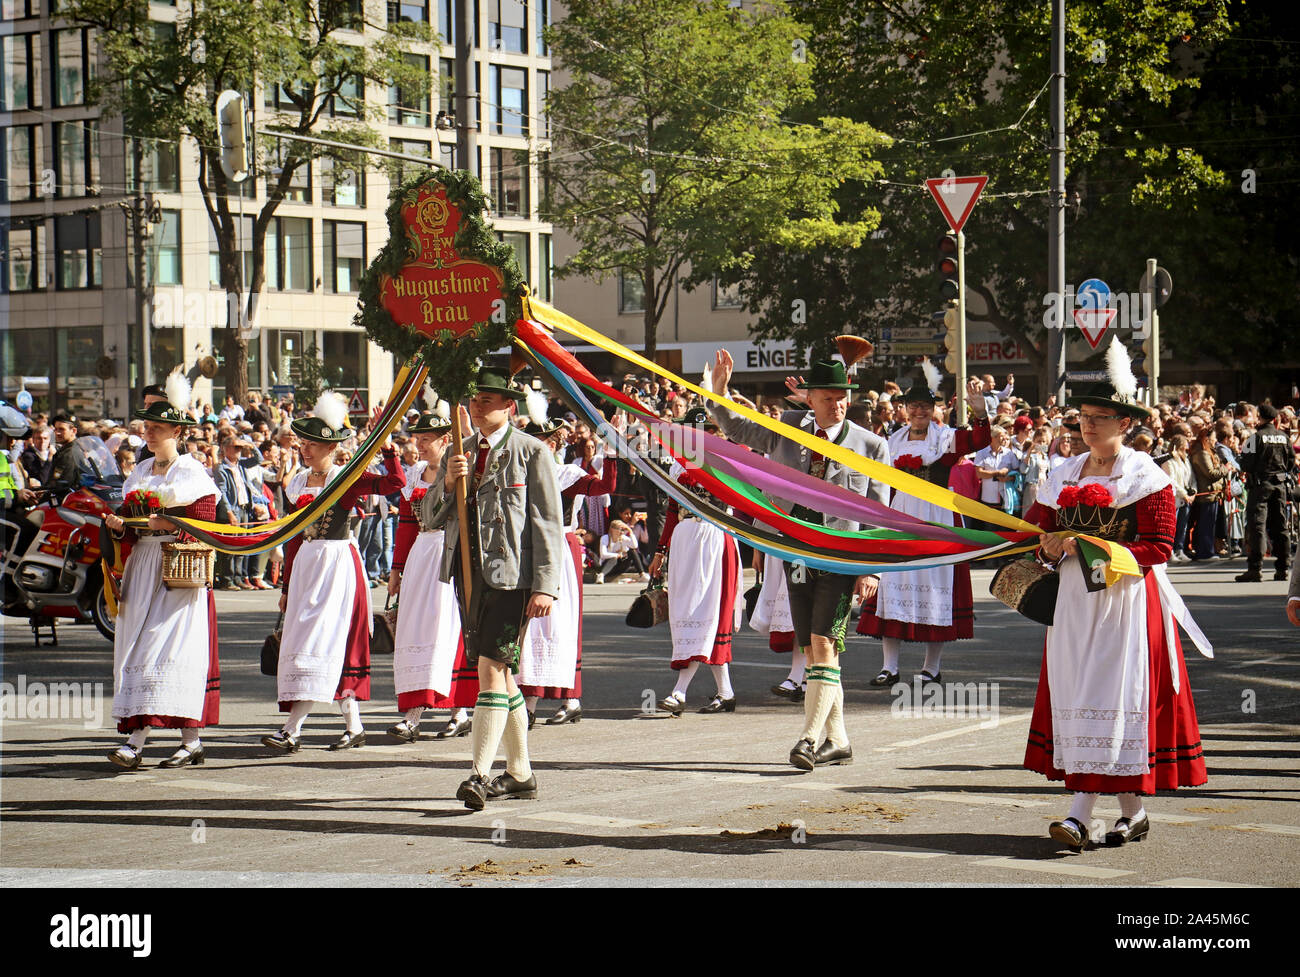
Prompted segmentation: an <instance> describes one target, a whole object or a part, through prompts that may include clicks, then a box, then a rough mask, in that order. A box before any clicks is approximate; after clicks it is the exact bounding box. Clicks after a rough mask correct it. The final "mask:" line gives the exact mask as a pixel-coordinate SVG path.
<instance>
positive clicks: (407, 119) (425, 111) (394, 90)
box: [388, 54, 432, 126]
mask: <svg viewBox="0 0 1300 977" xmlns="http://www.w3.org/2000/svg"><path fill="white" fill-rule="evenodd" d="M402 60H403V61H405V62H406V63H407V65H409V66H410V67H412V68H416V69H418V70H419V71H421V72H423V76H422V78H423V80H421V81H418V82H416V83H414V84H411V85H407V86H400V85H389V86H388V122H389V124H390V125H398V126H427V125H429V124H430V123H431V122H432V119H431V117H430V114H429V87H430V80H429V59H428V58H426V57H425V56H424V55H421V54H404V55H402Z"/></svg>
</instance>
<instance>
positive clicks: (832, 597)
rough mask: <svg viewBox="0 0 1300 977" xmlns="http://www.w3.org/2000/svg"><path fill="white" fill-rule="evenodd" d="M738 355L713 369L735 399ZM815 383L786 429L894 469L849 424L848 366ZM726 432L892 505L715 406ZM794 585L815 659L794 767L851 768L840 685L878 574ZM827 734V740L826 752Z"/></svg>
mask: <svg viewBox="0 0 1300 977" xmlns="http://www.w3.org/2000/svg"><path fill="white" fill-rule="evenodd" d="M732 367H733V361H732V358H731V354H730V353H728V352H727V351H726V350H725V349H720V350H718V352H717V355H716V357H715V360H714V365H713V392H714V393H716V394H718V395H719V396H721V397H725V396H727V382H728V381H729V380H730V379H731V371H732ZM808 377H809V378H808V380H807V382H805V383H801V384H800V385H799V386H800V387H801V388H803V389H805V390H807V391H808V394H807V402H808V406H809V407H810V408H812V409H811V410H789V411H785V412H784V413H783V414H782V415H781V420H782V422H783V423H785V424H789V425H791V426H793V427H799V428H803V429H804V430H805V431H808V432H809V433H812V434H815V435H816V436H817V437H822V438H826V439H827V440H829V441H830V442H831V443H833V444H837V445H840V446H841V447H844V448H847V449H848V450H849V451H853V452H856V453H857V454H860V455H862V456H863V457H865V458H871V459H874V460H875V461H878V462H880V463H881V464H882V465H888V464H889V449H888V446H887V444H886V442H885V439H884V438H882V437H880V436H878V435H875V434H872V433H871V432H870V431H867V430H865V429H864V428H861V427H858V426H857V425H856V424H854V423H853V422H851V421H849V420H847V419H846V418H845V412H846V411H847V409H848V406H849V398H850V391H853V390H857V389H858V388H857V385H856V384H852V383H849V382H848V376H847V371H846V370H845V367H844V364H843V363H840V362H837V361H833V360H821V361H819V362H817V363H814V364H813V366H812V369H811V371H810V372H809V374H808ZM711 409H712V410H713V413H714V416H715V417H716V418H717V420H718V426H719V427H721V428H722V432H723V433H724V434H726V436H727V437H728V438H730V439H731V440H732V441H735V442H737V443H738V444H743V445H746V446H748V447H749V448H750V449H752V450H754V451H758V452H761V453H763V454H765V455H767V456H768V457H769V458H771V459H772V460H773V461H778V462H780V463H781V464H783V465H788V466H790V467H791V468H794V469H797V470H798V471H802V472H807V473H808V474H810V475H812V476H813V477H814V478H820V479H824V480H825V481H827V482H832V483H834V484H836V485H840V486H843V487H845V488H847V489H849V490H850V491H852V492H856V493H857V494H859V495H864V496H869V497H870V498H873V499H875V500H876V501H878V502H881V503H888V501H889V486H888V485H885V484H884V483H883V482H877V481H876V480H875V479H871V478H868V477H867V476H866V475H863V474H861V473H860V472H856V471H854V470H853V469H851V468H846V467H845V466H843V465H841V464H840V463H839V462H836V461H833V460H831V459H829V458H827V457H825V456H824V455H820V454H817V453H816V452H813V451H810V450H809V449H807V448H805V447H803V446H802V445H800V444H797V443H796V442H794V441H792V440H790V439H789V438H786V437H783V436H782V435H780V434H777V433H776V432H775V431H770V430H768V429H767V428H765V427H763V426H761V425H759V424H757V423H755V422H754V421H748V420H745V419H743V418H741V417H738V416H737V415H736V414H734V413H732V412H731V411H729V410H727V409H726V408H725V407H718V406H717V405H713V406H712V408H711ZM772 501H773V502H774V503H775V504H776V505H778V506H780V507H781V508H782V509H783V510H785V511H787V512H791V513H792V514H793V515H795V516H798V517H800V518H802V519H805V520H807V521H809V522H814V523H819V524H824V525H826V526H827V527H828V528H832V529H847V530H853V531H856V530H857V529H859V528H860V527H859V524H858V523H856V522H850V521H847V520H844V519H839V518H835V517H825V516H823V514H821V513H817V512H811V511H809V510H808V509H806V508H804V507H802V506H794V507H793V509H792V508H791V503H790V502H788V501H786V500H783V499H778V498H773V499H772ZM785 573H786V582H787V584H788V590H789V595H790V616H791V617H792V618H793V620H794V632H795V640H796V641H797V642H798V644H799V645H800V646H801V647H802V648H803V649H804V651H805V654H806V655H807V659H808V671H807V675H806V678H807V682H808V692H807V694H806V695H805V697H804V728H803V733H802V734H801V735H800V737H799V741H798V742H797V743H796V744H795V745H794V749H792V750H791V751H790V762H791V763H792V764H793V765H794V766H796V767H798V768H799V769H800V770H812V769H814V768H815V767H817V766H819V765H821V764H840V763H848V762H850V761H851V760H852V759H853V748H852V746H850V744H849V738H848V734H847V732H846V731H845V729H844V690H843V688H842V686H841V685H840V652H841V651H843V649H844V633H845V631H846V629H847V628H848V623H849V611H850V608H851V607H852V604H853V597H854V596H855V595H856V596H858V597H860V598H862V599H866V598H867V597H870V596H871V595H873V594H874V593H875V592H876V586H877V584H878V583H879V578H878V577H876V576H861V577H853V576H846V575H844V574H836V573H829V572H822V571H818V570H813V569H811V568H809V567H804V566H795V565H791V564H786V567H785ZM823 730H825V742H822V743H821V746H820V747H819V746H818V743H819V742H820V741H821V739H822V734H823Z"/></svg>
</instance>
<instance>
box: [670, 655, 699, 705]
mask: <svg viewBox="0 0 1300 977" xmlns="http://www.w3.org/2000/svg"><path fill="white" fill-rule="evenodd" d="M699 667H700V663H699V662H687V663H686V667H685V668H679V669H678V670H677V684H676V685H674V686H673V695H674V696H676V697H677V698H679V699H681V700H682V701H683V702H685V701H686V690H687V689H689V688H690V687H691V679H693V678H695V672H696V670H697V669H699Z"/></svg>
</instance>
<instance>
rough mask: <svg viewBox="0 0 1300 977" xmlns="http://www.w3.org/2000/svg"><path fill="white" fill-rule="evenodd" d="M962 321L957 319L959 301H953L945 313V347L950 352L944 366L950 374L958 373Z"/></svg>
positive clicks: (949, 303)
mask: <svg viewBox="0 0 1300 977" xmlns="http://www.w3.org/2000/svg"><path fill="white" fill-rule="evenodd" d="M959 325H960V321H959V320H958V318H957V300H956V299H951V300H950V301H949V302H948V307H947V308H946V309H944V311H943V346H944V349H946V350H947V351H948V355H947V357H945V358H944V361H943V366H944V369H946V370H947V371H948V372H949V373H952V374H956V372H957V351H958V350H959V349H960V348H961V335H960V331H959V330H958V328H957V327H958V326H959Z"/></svg>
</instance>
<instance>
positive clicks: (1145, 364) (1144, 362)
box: [1133, 336, 1155, 377]
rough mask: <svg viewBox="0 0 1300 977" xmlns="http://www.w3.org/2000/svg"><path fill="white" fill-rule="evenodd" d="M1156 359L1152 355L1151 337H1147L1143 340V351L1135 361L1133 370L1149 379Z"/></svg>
mask: <svg viewBox="0 0 1300 977" xmlns="http://www.w3.org/2000/svg"><path fill="white" fill-rule="evenodd" d="M1154 359H1155V358H1154V357H1153V356H1152V355H1151V337H1150V336H1147V338H1146V339H1144V340H1142V351H1141V352H1140V353H1138V354H1137V355H1136V356H1135V357H1134V359H1133V369H1134V370H1136V371H1138V372H1139V373H1141V374H1142V375H1143V376H1148V377H1149V376H1151V364H1152V362H1154Z"/></svg>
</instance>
